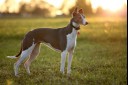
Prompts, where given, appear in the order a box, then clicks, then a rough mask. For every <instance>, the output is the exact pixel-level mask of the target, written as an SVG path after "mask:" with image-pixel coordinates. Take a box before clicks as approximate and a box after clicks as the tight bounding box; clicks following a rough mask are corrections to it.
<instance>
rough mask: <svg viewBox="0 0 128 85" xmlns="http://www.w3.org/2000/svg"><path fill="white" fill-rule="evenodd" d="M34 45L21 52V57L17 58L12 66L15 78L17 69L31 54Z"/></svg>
mask: <svg viewBox="0 0 128 85" xmlns="http://www.w3.org/2000/svg"><path fill="white" fill-rule="evenodd" d="M34 46H35V45H32V46H31V47H30V48H28V49H27V50H25V51H22V53H21V57H20V58H19V60H18V61H17V62H16V63H15V64H14V72H15V76H18V68H19V66H20V64H21V63H22V62H23V60H24V59H26V58H27V57H28V56H29V55H30V54H31V52H32V50H33V48H34Z"/></svg>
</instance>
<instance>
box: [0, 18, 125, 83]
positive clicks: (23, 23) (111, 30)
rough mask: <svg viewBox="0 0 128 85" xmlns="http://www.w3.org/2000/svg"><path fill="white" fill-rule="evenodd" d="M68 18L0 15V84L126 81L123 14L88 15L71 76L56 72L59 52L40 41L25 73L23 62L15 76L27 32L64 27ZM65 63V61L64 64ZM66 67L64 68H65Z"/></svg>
mask: <svg viewBox="0 0 128 85" xmlns="http://www.w3.org/2000/svg"><path fill="white" fill-rule="evenodd" d="M69 20H70V18H0V85H126V84H127V21H126V19H125V18H107V17H87V20H88V22H89V23H90V24H88V26H81V30H80V35H79V36H78V39H77V46H76V49H75V53H74V58H73V62H72V73H71V76H70V77H67V76H66V74H65V75H62V74H61V73H60V72H59V67H60V53H58V52H55V51H53V50H51V49H49V48H48V47H46V46H44V45H42V46H41V52H40V54H39V56H38V57H37V58H36V60H35V61H33V63H32V64H31V68H30V70H31V75H30V76H29V75H27V73H26V70H25V69H24V66H23V64H22V65H21V66H20V69H19V73H20V77H19V78H17V77H15V76H14V71H13V64H14V63H15V62H16V59H8V58H6V56H8V55H15V54H16V53H18V52H19V49H20V44H21V40H22V39H23V36H24V35H25V34H26V32H28V31H30V30H32V29H35V28H38V27H54V28H56V27H64V26H66V25H67V24H68V22H69ZM66 66H67V64H66ZM65 70H66V68H65Z"/></svg>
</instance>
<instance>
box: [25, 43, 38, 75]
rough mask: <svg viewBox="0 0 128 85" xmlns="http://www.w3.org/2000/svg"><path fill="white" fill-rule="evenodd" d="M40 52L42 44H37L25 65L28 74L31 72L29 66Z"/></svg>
mask: <svg viewBox="0 0 128 85" xmlns="http://www.w3.org/2000/svg"><path fill="white" fill-rule="evenodd" d="M39 52H40V44H36V46H35V48H34V49H33V51H32V53H31V55H30V57H29V59H28V60H27V61H26V62H25V63H24V67H25V68H26V71H27V73H28V74H30V70H29V66H30V64H31V62H32V61H33V60H34V59H35V58H36V56H37V55H38V54H39Z"/></svg>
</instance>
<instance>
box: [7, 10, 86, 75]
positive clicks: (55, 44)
mask: <svg viewBox="0 0 128 85" xmlns="http://www.w3.org/2000/svg"><path fill="white" fill-rule="evenodd" d="M72 15H73V17H72V19H71V20H70V23H69V24H68V25H67V26H66V27H63V28H58V29H51V28H38V29H34V30H32V31H29V32H28V33H27V34H26V35H25V37H24V39H23V41H22V43H21V50H20V52H19V54H17V55H16V56H7V57H9V58H17V57H18V56H19V55H21V57H20V58H19V59H18V61H17V62H16V63H15V64H14V72H15V76H18V68H19V66H20V65H21V63H22V62H23V61H24V60H25V59H26V58H27V57H28V56H29V58H28V60H27V61H26V62H25V63H24V66H25V68H26V70H27V73H28V74H30V70H29V66H30V64H31V62H32V61H33V60H34V59H35V58H36V56H37V55H38V53H39V50H40V43H44V44H46V45H47V46H49V47H52V48H54V49H55V50H58V51H60V52H61V66H60V71H61V72H62V73H64V67H65V60H66V55H67V53H68V67H67V74H70V72H71V62H72V57H73V52H74V48H75V46H76V39H77V32H78V30H80V24H82V25H87V24H88V22H87V21H86V20H85V17H84V15H83V10H82V9H80V10H78V11H77V8H75V10H74V11H73V14H72Z"/></svg>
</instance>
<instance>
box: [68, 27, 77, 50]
mask: <svg viewBox="0 0 128 85" xmlns="http://www.w3.org/2000/svg"><path fill="white" fill-rule="evenodd" d="M76 39H77V31H76V30H75V29H73V31H72V32H71V33H70V34H68V35H67V46H66V49H67V50H68V51H70V50H73V49H74V48H75V46H76Z"/></svg>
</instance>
